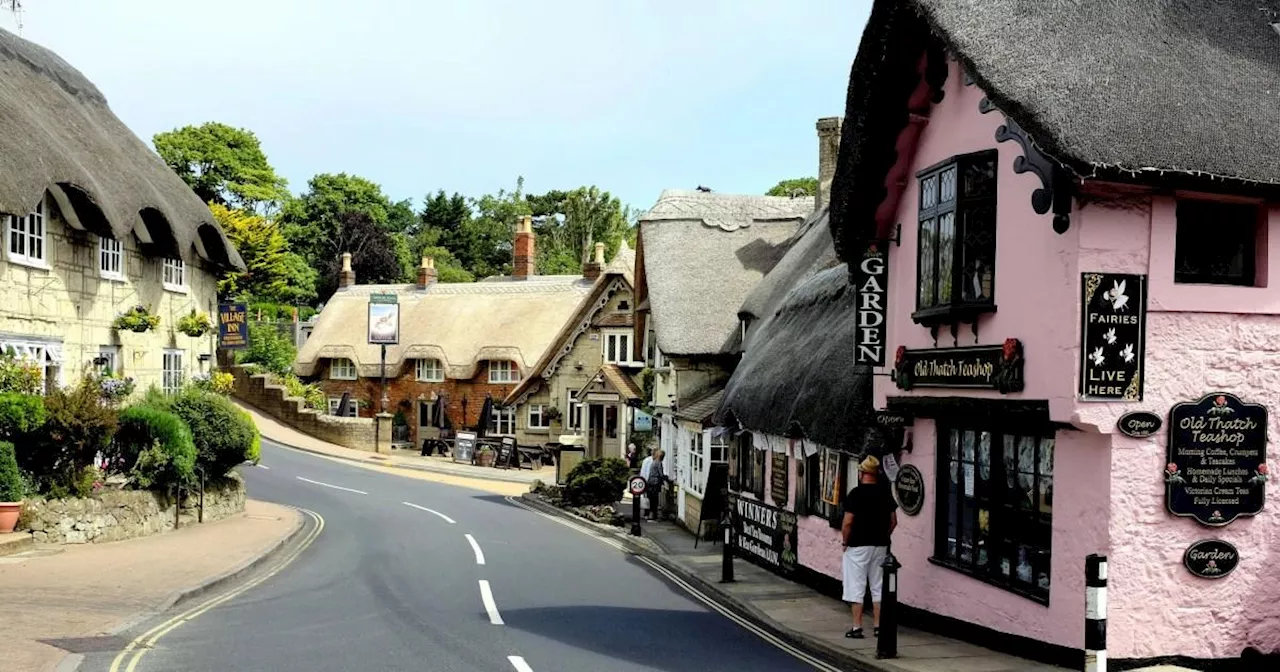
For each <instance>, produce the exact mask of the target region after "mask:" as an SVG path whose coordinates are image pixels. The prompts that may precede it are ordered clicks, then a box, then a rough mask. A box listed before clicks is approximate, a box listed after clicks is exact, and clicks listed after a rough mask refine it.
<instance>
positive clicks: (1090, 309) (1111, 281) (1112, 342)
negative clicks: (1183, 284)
mask: <svg viewBox="0 0 1280 672" xmlns="http://www.w3.org/2000/svg"><path fill="white" fill-rule="evenodd" d="M1080 288H1081V300H1080V303H1081V309H1080V315H1081V318H1080V319H1081V324H1080V399H1081V401H1141V400H1142V368H1143V360H1144V352H1145V345H1146V327H1147V325H1146V322H1147V276H1145V275H1132V274H1126V273H1082V274H1081V276H1080Z"/></svg>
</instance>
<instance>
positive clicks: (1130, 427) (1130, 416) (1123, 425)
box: [1116, 411, 1164, 439]
mask: <svg viewBox="0 0 1280 672" xmlns="http://www.w3.org/2000/svg"><path fill="white" fill-rule="evenodd" d="M1163 425H1164V420H1161V419H1160V416H1158V415H1156V414H1155V413H1152V412H1150V411H1133V412H1132V413H1125V414H1124V415H1122V416H1120V419H1119V420H1117V421H1116V429H1119V430H1120V433H1121V434H1124V435H1125V436H1132V437H1133V438H1135V439H1145V438H1147V437H1148V436H1151V435H1152V434H1155V433H1156V432H1158V431H1160V428H1161V427H1162V426H1163Z"/></svg>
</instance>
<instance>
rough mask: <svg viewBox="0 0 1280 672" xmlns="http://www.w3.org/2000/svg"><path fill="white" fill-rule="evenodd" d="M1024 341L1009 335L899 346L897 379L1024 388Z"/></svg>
mask: <svg viewBox="0 0 1280 672" xmlns="http://www.w3.org/2000/svg"><path fill="white" fill-rule="evenodd" d="M1024 363H1025V358H1024V357H1023V355H1022V341H1019V340H1018V339H1016V338H1007V339H1005V341H1004V344H1002V345H974V346H968V347H963V348H931V349H921V350H908V349H907V348H906V347H905V346H898V351H897V353H896V355H895V356H894V363H893V368H894V372H893V380H894V382H895V383H897V385H898V389H901V390H908V391H909V390H911V389H913V388H917V387H938V388H949V389H954V388H959V389H979V390H996V391H998V392H1000V393H1001V394H1009V393H1011V392H1021V391H1022V388H1023V384H1024V381H1023V377H1022V369H1023V364H1024Z"/></svg>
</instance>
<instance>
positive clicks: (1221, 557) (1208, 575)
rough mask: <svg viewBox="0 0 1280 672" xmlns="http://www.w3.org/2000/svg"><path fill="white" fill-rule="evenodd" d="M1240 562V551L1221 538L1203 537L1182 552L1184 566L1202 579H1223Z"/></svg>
mask: <svg viewBox="0 0 1280 672" xmlns="http://www.w3.org/2000/svg"><path fill="white" fill-rule="evenodd" d="M1238 564H1240V551H1237V550H1236V547H1235V546H1233V545H1231V544H1230V543H1228V542H1225V541H1223V540H1221V539H1202V540H1200V541H1197V542H1196V543H1194V544H1191V546H1189V547H1187V552H1186V553H1183V554H1182V566H1183V567H1186V568H1187V571H1188V572H1191V573H1192V574H1195V575H1196V576H1198V577H1200V578H1202V579H1221V578H1222V577H1224V576H1226V575H1228V574H1230V573H1231V570H1233V569H1235V568H1236V565H1238Z"/></svg>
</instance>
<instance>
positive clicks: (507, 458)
mask: <svg viewBox="0 0 1280 672" xmlns="http://www.w3.org/2000/svg"><path fill="white" fill-rule="evenodd" d="M515 454H516V440H515V439H514V438H512V437H510V436H504V437H502V443H500V444H498V459H497V460H496V461H494V464H495V465H497V466H499V467H502V468H503V469H510V468H511V458H513V457H515ZM517 466H518V465H517Z"/></svg>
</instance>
